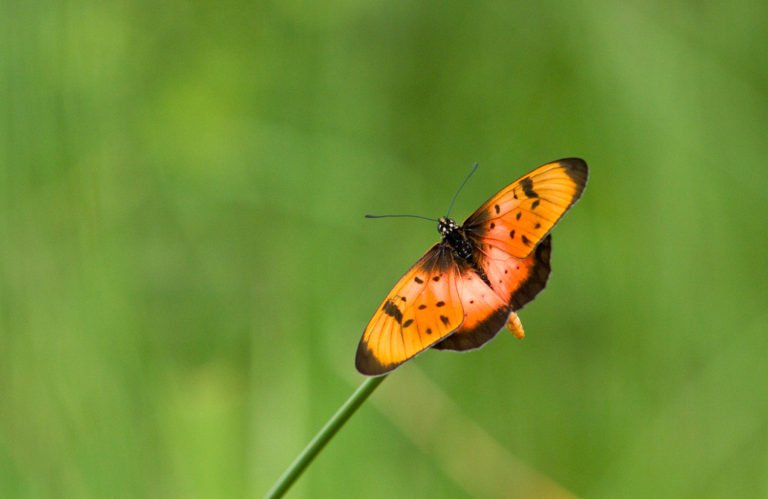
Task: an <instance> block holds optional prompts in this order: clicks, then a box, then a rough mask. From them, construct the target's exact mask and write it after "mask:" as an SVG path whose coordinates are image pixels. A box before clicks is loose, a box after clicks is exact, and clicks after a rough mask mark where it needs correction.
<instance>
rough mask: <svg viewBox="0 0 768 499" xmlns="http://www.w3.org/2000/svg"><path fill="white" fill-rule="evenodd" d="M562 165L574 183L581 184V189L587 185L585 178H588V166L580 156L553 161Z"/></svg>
mask: <svg viewBox="0 0 768 499" xmlns="http://www.w3.org/2000/svg"><path fill="white" fill-rule="evenodd" d="M555 163H558V164H560V165H562V166H563V167H564V170H565V173H567V174H568V176H569V177H571V180H573V181H574V182H575V183H577V184H579V185H581V186H582V189H583V188H584V186H585V185H587V178H589V167H588V166H587V162H586V161H584V160H583V159H581V158H563V159H559V160H557V161H555Z"/></svg>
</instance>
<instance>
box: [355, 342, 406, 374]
mask: <svg viewBox="0 0 768 499" xmlns="http://www.w3.org/2000/svg"><path fill="white" fill-rule="evenodd" d="M398 365H399V364H387V365H384V364H382V363H381V362H379V361H378V360H376V357H374V356H373V352H371V350H370V349H369V348H368V342H367V341H360V344H359V345H358V346H357V355H355V368H357V372H359V373H360V374H362V375H363V376H370V377H372V378H375V377H377V376H384V375H385V374H389V373H390V372H392V371H393V370H394V369H395V368H396V367H397V366H398Z"/></svg>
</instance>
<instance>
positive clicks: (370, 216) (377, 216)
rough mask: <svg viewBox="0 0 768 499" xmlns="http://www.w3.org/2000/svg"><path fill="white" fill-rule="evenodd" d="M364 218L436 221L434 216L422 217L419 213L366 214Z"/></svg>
mask: <svg viewBox="0 0 768 499" xmlns="http://www.w3.org/2000/svg"><path fill="white" fill-rule="evenodd" d="M365 218H421V219H422V220H429V221H431V222H437V221H438V220H437V219H436V218H428V217H422V216H419V215H366V216H365Z"/></svg>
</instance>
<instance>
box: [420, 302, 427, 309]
mask: <svg viewBox="0 0 768 499" xmlns="http://www.w3.org/2000/svg"><path fill="white" fill-rule="evenodd" d="M425 308H427V306H426V305H424V304H423V303H422V304H421V305H419V310H424V309H425Z"/></svg>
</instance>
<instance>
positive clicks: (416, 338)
mask: <svg viewBox="0 0 768 499" xmlns="http://www.w3.org/2000/svg"><path fill="white" fill-rule="evenodd" d="M458 276H459V272H458V267H457V264H456V262H455V260H454V258H453V255H452V254H451V250H450V249H449V248H446V247H445V246H444V245H443V244H442V243H438V244H435V245H434V246H433V247H432V248H431V249H430V250H429V251H427V253H426V254H425V255H424V256H423V257H421V259H420V260H419V261H418V262H416V264H415V265H414V266H413V267H411V269H410V270H409V271H408V272H406V273H405V275H404V276H403V277H402V278H401V279H400V281H398V283H397V284H395V287H394V288H392V291H390V292H389V294H388V295H387V297H386V298H385V299H384V302H383V303H382V304H381V306H380V307H379V308H378V309H377V310H376V313H375V314H374V315H373V318H372V319H371V321H370V322H369V323H368V326H367V327H366V328H365V332H364V333H363V337H362V339H361V340H360V344H359V345H358V347H357V356H356V358H355V365H356V366H357V370H358V371H360V372H361V373H362V374H365V375H368V376H379V375H382V374H386V373H388V372H389V371H391V370H392V369H394V368H396V367H397V366H399V365H400V364H402V363H403V362H405V361H406V360H408V359H410V358H411V357H414V356H415V355H417V354H419V353H420V352H422V351H424V350H426V349H427V348H429V347H430V346H432V345H434V344H435V343H436V342H438V341H440V340H441V339H443V338H445V337H446V336H448V335H449V334H451V333H452V332H453V331H454V330H456V328H458V327H459V326H460V325H461V323H462V321H463V319H464V312H463V309H462V305H461V300H460V299H459V292H458V287H457V279H458Z"/></svg>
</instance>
